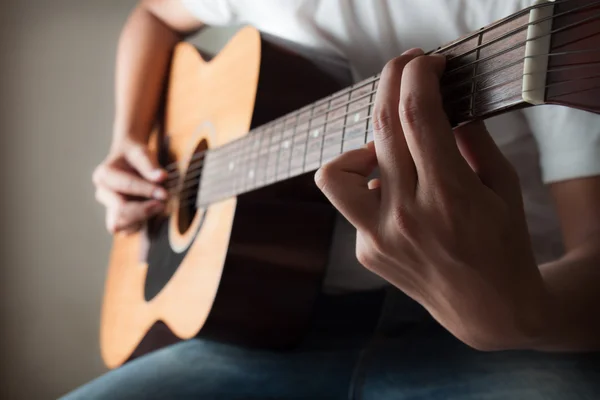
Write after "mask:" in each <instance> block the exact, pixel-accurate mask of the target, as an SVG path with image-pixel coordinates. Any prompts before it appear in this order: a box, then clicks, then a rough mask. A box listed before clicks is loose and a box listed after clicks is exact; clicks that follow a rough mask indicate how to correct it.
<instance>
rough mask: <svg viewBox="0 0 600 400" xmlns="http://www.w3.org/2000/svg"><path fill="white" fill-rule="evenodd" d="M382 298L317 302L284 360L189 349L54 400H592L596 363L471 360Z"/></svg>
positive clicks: (504, 356) (518, 356) (521, 356)
mask: <svg viewBox="0 0 600 400" xmlns="http://www.w3.org/2000/svg"><path fill="white" fill-rule="evenodd" d="M383 298H384V296H383V295H382V293H380V292H375V293H369V294H362V295H352V296H341V297H339V296H337V297H336V296H334V297H327V296H324V298H323V299H322V300H321V302H320V305H319V309H318V312H317V315H316V317H315V319H314V322H313V324H312V329H311V332H310V334H309V335H308V337H307V339H306V341H305V342H304V343H303V344H302V346H300V347H299V348H297V349H295V350H293V351H289V352H282V353H278V352H269V351H257V350H248V349H242V348H237V347H234V346H230V345H227V344H222V343H215V342H208V341H203V340H199V339H194V340H189V341H185V342H181V343H178V344H176V345H173V346H171V347H167V348H164V349H161V350H158V351H156V352H154V353H151V354H149V355H146V356H144V357H141V358H138V359H136V360H134V361H132V362H130V363H127V364H126V365H124V366H123V367H121V368H119V369H117V370H114V371H111V372H109V373H107V374H105V375H104V376H101V377H100V378H98V379H96V380H94V381H92V382H90V383H89V384H87V385H85V386H83V387H81V388H79V389H77V390H75V391H74V392H72V393H70V394H68V395H66V396H65V397H64V398H63V399H64V400H76V399H77V400H78V399H86V400H88V399H114V400H120V399H150V400H152V399H203V400H212V399H215V400H216V399H331V400H337V399H340V400H342V399H344V400H346V399H362V400H387V399H398V400H404V399H411V400H416V399H429V400H437V399H440V400H441V399H444V400H458V399H461V400H491V399H494V400H495V399H503V400H504V399H510V400H520V399H524V400H538V399H544V400H546V399H550V400H554V399H556V400H570V399H582V400H583V399H585V400H588V399H589V400H592V399H600V355H598V354H594V353H591V354H549V353H538V352H524V351H504V352H493V353H486V352H479V351H476V350H473V349H471V348H469V347H468V346H466V345H464V344H463V343H461V342H460V341H458V340H457V339H455V338H454V337H453V336H452V335H450V334H449V333H448V332H446V331H445V330H444V329H442V328H441V327H440V326H439V325H438V324H436V323H435V322H434V321H433V320H432V319H431V318H429V317H428V316H427V315H426V314H425V313H424V311H423V310H422V309H420V308H419V306H418V305H416V303H415V304H409V303H410V301H409V300H407V299H406V298H403V297H402V295H397V294H396V295H389V294H388V296H387V301H386V303H385V307H383V310H384V311H383V312H381V310H382V300H383ZM411 307H412V312H403V313H402V314H400V313H398V312H397V311H398V310H399V309H402V310H404V311H406V310H407V309H410V308H411ZM407 316H409V317H407Z"/></svg>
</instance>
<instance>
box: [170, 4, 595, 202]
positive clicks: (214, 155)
mask: <svg viewBox="0 0 600 400" xmlns="http://www.w3.org/2000/svg"><path fill="white" fill-rule="evenodd" d="M570 1H572V0H558V1H555V2H552V3H547V4H546V3H544V4H538V5H535V6H531V7H529V8H526V9H524V10H522V11H520V12H518V13H516V14H514V15H512V16H510V17H508V18H506V19H504V20H501V21H498V22H497V23H495V24H493V25H490V26H489V27H487V28H486V29H484V30H480V31H478V32H476V33H474V34H472V35H470V36H467V37H465V38H463V39H461V40H459V41H457V42H455V43H452V44H450V45H448V46H446V47H444V48H438V49H437V50H435V51H434V52H430V54H431V53H439V52H443V51H447V50H448V49H452V48H454V47H456V46H459V45H460V44H464V43H466V42H467V41H469V40H471V39H473V38H476V37H477V36H479V35H481V34H483V33H485V32H486V31H491V30H493V29H495V28H497V27H498V26H501V25H503V24H506V23H508V22H509V21H513V20H515V19H517V18H519V17H521V16H524V15H526V14H527V13H529V12H530V11H531V10H533V9H535V8H540V7H547V6H555V5H558V4H561V3H567V2H570ZM598 5H600V1H595V2H592V3H590V4H586V5H585V6H581V7H577V8H574V9H572V10H569V11H566V12H562V13H557V14H555V15H553V16H551V17H548V18H544V19H539V20H536V21H533V22H530V23H527V24H523V25H522V26H520V27H518V28H516V29H513V30H511V31H509V32H507V33H506V34H503V35H502V36H500V37H497V38H495V39H493V40H491V41H489V42H486V43H483V44H481V45H479V46H477V47H476V48H472V49H470V50H468V51H465V52H464V53H461V54H459V55H456V56H453V57H449V58H448V61H449V62H450V61H453V60H456V59H460V58H463V57H465V56H467V55H469V54H472V53H474V52H476V51H479V50H481V49H482V48H485V47H487V46H490V45H492V44H494V43H499V42H500V41H501V40H502V39H505V38H507V37H510V36H512V35H515V34H516V33H517V32H521V31H523V30H525V29H527V28H528V26H530V25H533V24H539V23H541V22H543V21H545V20H550V19H555V18H558V17H561V16H565V15H569V14H573V13H575V12H578V11H583V10H586V9H590V8H593V7H595V6H598ZM597 19H600V13H599V14H596V15H592V16H590V17H587V18H584V19H582V20H580V21H578V22H576V23H573V24H570V25H567V26H564V27H562V28H559V29H555V30H553V31H551V32H549V33H548V34H546V35H543V36H548V35H552V34H554V33H557V32H561V31H565V30H568V29H572V28H574V27H577V26H580V25H582V24H586V23H590V22H592V21H595V20H597ZM596 34H597V33H596ZM543 36H539V37H536V38H529V39H527V40H525V41H522V42H520V43H517V44H516V45H514V46H512V47H511V48H510V49H504V50H502V51H501V52H498V53H494V54H492V55H490V56H488V57H486V58H483V59H478V60H476V61H473V62H470V63H467V64H463V65H460V66H458V67H456V68H454V69H451V70H449V71H447V72H446V73H445V76H448V75H451V74H454V73H456V72H457V71H460V70H462V69H464V68H465V67H467V66H469V65H471V66H474V65H477V64H478V63H482V62H484V61H488V60H490V59H492V58H495V57H499V56H500V55H502V54H506V53H507V52H508V51H511V50H514V49H517V48H519V47H521V46H524V45H525V44H526V43H527V42H528V41H531V40H536V39H539V38H541V37H543ZM589 52H600V49H587V50H578V51H565V52H554V53H549V54H541V55H535V56H530V57H542V56H546V57H557V56H564V55H570V54H577V53H579V54H582V53H589ZM526 58H528V57H523V58H521V59H519V60H518V61H513V62H510V63H508V64H505V65H502V66H501V67H499V68H496V69H494V70H492V71H485V72H483V73H480V74H477V75H475V76H472V77H470V78H468V79H464V80H462V81H459V82H456V83H452V85H450V86H444V89H447V88H448V87H450V88H452V89H454V88H457V87H460V86H462V85H465V84H473V83H474V82H477V81H479V80H481V78H482V77H484V76H486V75H490V74H492V73H494V72H498V71H501V70H503V69H506V68H509V67H510V66H515V65H518V64H519V63H521V62H522V61H523V60H524V59H526ZM597 64H599V63H597V62H592V63H582V64H577V65H570V66H565V67H560V68H554V69H549V70H548V71H547V72H545V73H548V74H550V73H554V72H561V71H566V70H570V69H575V68H585V67H589V66H591V65H597ZM598 77H600V75H596V76H589V77H585V78H580V79H593V78H598ZM522 79H523V77H522V76H521V77H519V78H518V79H512V80H510V81H507V82H502V83H500V84H496V85H493V86H488V87H484V88H481V89H478V90H476V91H473V92H472V93H470V95H468V96H465V97H463V98H459V99H456V100H453V102H452V103H455V102H457V101H461V100H464V99H468V98H469V97H472V96H474V95H476V94H479V93H481V92H483V91H487V90H491V89H492V88H494V87H496V86H498V85H505V84H509V83H512V82H515V81H518V80H522ZM580 79H568V80H564V81H559V82H554V83H552V84H550V85H546V86H545V88H546V87H550V86H555V85H560V84H566V83H569V82H573V81H577V80H580ZM378 80H379V75H375V76H374V77H372V78H369V79H367V80H365V81H362V82H359V83H357V84H356V85H354V86H352V87H351V88H347V89H344V90H342V91H340V92H337V93H335V94H333V95H331V96H329V97H327V98H325V99H323V100H321V101H319V102H317V103H315V104H311V105H308V106H306V107H304V108H302V109H300V110H298V111H295V112H293V113H290V114H288V115H285V116H283V117H280V118H278V119H276V120H274V121H271V122H269V123H267V124H265V125H263V126H261V127H259V128H257V129H255V130H254V132H251V133H253V135H250V136H255V135H261V134H263V135H264V134H265V133H267V132H265V131H267V130H268V129H271V131H273V128H275V126H276V125H278V126H279V127H280V128H281V129H285V128H286V127H287V124H286V122H289V119H290V118H294V120H295V121H296V122H295V124H296V126H297V125H298V124H300V123H302V124H305V123H306V124H307V126H310V129H309V130H313V129H315V128H318V127H320V128H323V127H325V126H326V125H327V124H332V122H334V121H335V120H341V119H344V118H347V117H348V116H350V115H352V114H355V113H356V112H357V111H358V110H353V111H352V112H346V113H344V114H343V115H340V116H339V117H337V118H335V119H332V120H325V121H324V122H323V123H321V124H318V125H312V122H313V120H316V119H318V118H323V117H324V116H326V115H328V114H329V113H331V112H332V111H334V110H340V109H341V108H343V107H348V106H349V105H351V104H353V103H357V102H359V101H360V100H364V99H366V98H369V97H370V96H372V95H373V94H374V93H375V92H376V90H370V91H369V92H367V93H364V94H362V95H360V96H358V97H356V98H351V99H350V100H349V101H346V102H344V103H340V104H335V105H334V106H333V108H332V107H331V103H332V102H333V101H334V100H336V99H340V98H341V97H342V96H348V97H350V96H349V95H350V93H353V92H354V91H356V90H358V89H360V88H363V87H365V86H367V85H369V84H374V83H376V82H377V81H378ZM372 87H373V86H372ZM538 89H540V88H536V89H530V90H538ZM592 89H593V88H588V89H586V90H592ZM575 92H578V91H575ZM575 92H574V93H575ZM568 94H572V93H568ZM568 94H567V95H568ZM563 95H565V94H563ZM371 100H372V99H371ZM326 103H329V106H328V108H327V110H325V111H323V112H321V113H319V114H315V115H311V116H310V117H309V118H307V119H300V118H299V115H300V114H302V113H305V112H306V111H308V110H310V109H311V107H312V109H314V108H315V107H316V106H317V105H318V104H321V105H324V104H326ZM492 103H493V102H492ZM490 104H491V103H490ZM372 105H373V101H369V102H368V104H361V106H360V109H361V110H362V109H364V108H369V109H370V108H371V106H372ZM369 119H371V116H370V115H369V116H368V117H367V118H365V119H363V120H360V121H352V122H351V123H349V124H348V123H347V124H344V125H343V126H336V128H335V131H336V132H338V134H339V133H340V131H341V133H343V134H344V133H345V128H346V127H348V126H352V125H357V124H361V123H364V122H365V121H368V120H369ZM293 128H294V133H293V134H292V136H291V138H284V137H282V138H281V140H279V141H277V142H271V141H270V139H271V137H264V138H262V139H263V140H262V142H265V141H267V142H268V145H269V146H273V145H278V144H281V143H283V142H285V141H288V142H292V143H293V142H294V138H295V137H296V136H297V135H296V129H295V127H293ZM271 133H274V132H271ZM305 135H308V130H306V129H304V130H303V133H302V136H305ZM282 136H283V135H282ZM323 136H324V135H323ZM245 139H248V136H246V137H244V138H241V139H238V140H236V141H234V142H232V143H228V144H226V145H224V146H222V147H220V148H217V149H213V150H208V151H205V152H200V153H196V154H195V155H194V156H193V157H192V158H191V159H190V160H189V162H190V164H189V165H188V171H187V175H186V177H185V180H183V181H181V180H180V177H179V174H178V172H177V170H176V167H177V165H178V163H172V164H169V165H167V166H166V167H165V168H166V169H167V170H168V171H171V172H170V173H169V175H168V180H167V182H166V183H167V187H168V188H169V189H174V188H175V185H173V183H175V182H178V184H179V186H180V187H179V188H178V190H173V191H172V195H175V196H177V195H178V192H179V196H180V206H181V207H183V206H186V205H189V204H191V203H190V202H188V201H187V200H190V199H192V198H193V197H195V196H189V195H190V193H193V192H195V191H196V190H192V191H190V189H197V187H198V182H197V179H195V178H198V176H200V175H201V172H200V171H201V168H202V167H203V165H204V159H205V156H206V155H208V153H210V154H211V160H210V161H211V166H212V164H223V165H226V164H224V163H225V162H226V161H227V160H229V159H235V158H236V157H237V156H239V155H248V153H250V152H252V151H253V150H252V148H250V147H249V146H247V147H242V146H240V143H239V142H240V141H243V140H245ZM255 140H256V139H255ZM320 140H321V152H322V153H323V150H324V148H323V147H322V146H323V145H324V144H325V143H323V142H322V141H323V140H324V137H321V138H320ZM342 144H343V140H342V143H335V144H334V145H335V146H338V147H340V146H341V145H342ZM236 145H238V146H240V148H239V149H237V150H238V154H234V153H231V152H230V151H229V150H230V149H231V148H232V147H234V146H236ZM306 147H307V149H308V143H306ZM278 151H279V150H278ZM267 155H268V154H267ZM290 159H291V154H290ZM286 161H290V160H286ZM277 169H278V168H277V167H276V171H275V175H276V176H277ZM288 173H289V171H288ZM190 181H192V182H191V183H190ZM194 181H195V182H194ZM223 185H227V182H226V181H225V182H223V180H222V181H221V182H220V183H219V184H218V185H212V186H211V190H213V191H215V189H217V188H219V187H220V186H223ZM245 186H246V187H248V186H252V185H248V184H245ZM263 186H264V185H263ZM254 188H256V187H253V188H252V189H254Z"/></svg>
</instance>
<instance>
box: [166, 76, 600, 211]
mask: <svg viewBox="0 0 600 400" xmlns="http://www.w3.org/2000/svg"><path fill="white" fill-rule="evenodd" d="M598 78H600V74H599V75H597V76H595V77H590V79H598ZM571 81H580V79H574V80H571ZM565 83H568V82H567V81H560V82H556V83H553V84H549V85H546V86H545V87H541V88H534V89H531V91H535V90H540V89H544V88H547V87H552V86H557V85H559V84H565ZM598 88H600V84H599V85H596V86H594V87H591V88H586V89H579V90H575V91H572V92H568V93H566V94H561V95H559V96H568V95H572V94H576V93H582V92H585V91H589V90H594V89H598ZM525 92H527V91H525ZM511 99H514V100H518V99H520V95H515V96H514V97H513V98H509V99H502V100H501V101H510V100H511ZM370 119H372V116H368V117H366V118H365V119H363V120H362V121H360V122H359V123H365V122H366V121H368V120H370ZM359 123H356V124H359ZM353 125H354V124H353ZM368 133H369V131H368V130H366V131H364V136H365V138H366V136H367V135H368ZM361 136H362V135H361ZM358 137H360V136H358ZM358 137H357V138H358ZM321 143H323V144H324V142H323V141H321ZM323 144H321V146H320V147H321V151H322V152H325V150H326V149H332V148H333V146H336V149H337V148H339V151H340V153H339V154H341V153H343V150H342V147H343V144H344V143H343V142H340V143H334V144H329V145H327V146H324V145H323ZM336 154H337V153H336ZM339 154H338V155H339ZM321 163H322V161H319V164H321ZM304 169H305V167H303V168H302V171H301V172H300V174H302V173H305V172H308V171H306V170H304ZM263 172H264V175H265V176H264V182H263V183H262V184H259V185H256V184H250V183H248V182H244V183H243V184H242V185H240V188H239V189H241V188H242V186H244V187H243V189H242V190H246V191H247V190H248V189H249V190H255V189H258V188H260V187H262V186H265V185H268V184H270V183H273V182H274V181H277V179H278V176H280V175H287V176H286V178H290V177H292V176H296V175H290V170H289V169H288V170H287V171H286V172H285V173H284V174H282V173H281V172H279V171H278V166H277V167H275V172H274V175H272V176H267V171H266V170H265V171H263ZM254 179H255V182H256V181H257V180H258V179H257V176H256V175H255V176H254ZM269 179H274V180H273V181H269ZM244 180H245V179H244ZM227 185H232V186H235V183H234V184H232V183H231V181H229V183H227ZM197 186H198V183H197V182H195V183H194V184H193V185H190V186H189V188H196V187H197ZM222 187H223V186H222V185H212V186H211V187H210V189H206V190H212V192H214V195H213V196H212V198H211V199H210V200H209V202H214V201H216V200H218V199H219V197H220V196H223V195H225V193H222V192H219V191H218V190H220V189H221V188H222ZM237 189H238V188H235V187H233V188H231V189H230V190H234V192H235V191H236V190H237ZM192 193H193V194H194V195H193V196H188V197H186V196H184V195H189V194H192ZM204 193H205V194H206V193H207V192H204ZM208 193H209V194H210V193H211V192H208ZM227 193H229V191H227ZM242 193H244V191H242V192H239V193H233V194H242ZM233 194H232V195H233ZM176 197H177V196H176ZM178 197H179V198H180V199H179V202H180V204H181V202H185V201H186V200H190V199H194V198H196V197H197V190H193V191H190V190H188V191H182V192H181V194H180V196H178ZM187 205H190V204H189V203H183V204H181V207H185V206H187Z"/></svg>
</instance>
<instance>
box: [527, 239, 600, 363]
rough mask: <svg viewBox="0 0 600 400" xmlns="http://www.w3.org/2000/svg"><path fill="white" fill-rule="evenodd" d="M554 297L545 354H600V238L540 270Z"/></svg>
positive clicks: (542, 343) (542, 341)
mask: <svg viewBox="0 0 600 400" xmlns="http://www.w3.org/2000/svg"><path fill="white" fill-rule="evenodd" d="M540 271H541V273H542V276H543V279H544V282H545V285H546V288H547V291H548V293H549V296H550V307H551V310H550V312H548V313H547V315H548V317H549V321H548V323H547V324H546V329H545V330H544V331H543V335H542V336H541V337H540V338H539V340H538V342H537V344H536V345H535V346H534V347H535V349H536V350H542V351H589V350H600V319H599V318H598V310H599V309H600V237H593V238H590V239H589V240H588V241H586V242H585V243H583V244H582V245H580V246H579V247H577V248H575V249H572V250H571V251H569V252H568V253H567V255H565V257H563V258H561V259H560V260H557V261H555V262H551V263H548V264H545V265H542V266H541V267H540Z"/></svg>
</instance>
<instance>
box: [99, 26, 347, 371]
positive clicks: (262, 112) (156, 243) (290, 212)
mask: <svg viewBox="0 0 600 400" xmlns="http://www.w3.org/2000/svg"><path fill="white" fill-rule="evenodd" d="M317 60H318V59H317V58H314V57H313V58H312V59H311V60H310V61H308V58H307V57H302V56H299V55H298V54H297V53H296V52H293V51H290V50H289V48H287V47H283V46H281V45H277V44H274V43H271V42H269V41H267V40H266V39H265V38H264V37H263V36H262V35H261V34H260V33H259V32H258V31H256V30H255V29H253V28H249V27H248V28H244V29H242V30H241V31H240V32H238V34H237V35H236V36H235V37H234V38H233V39H232V40H231V41H230V42H229V43H228V45H227V46H226V47H225V48H224V49H223V51H222V52H220V53H219V54H218V55H217V56H216V57H215V58H213V59H211V60H207V59H204V58H202V56H201V55H200V53H199V52H198V51H197V50H196V49H195V48H194V47H192V46H190V45H189V44H181V45H179V46H178V47H177V48H176V50H175V52H174V54H173V59H172V63H171V69H170V72H169V79H168V82H167V88H166V95H165V102H164V110H162V112H161V113H160V115H159V122H160V124H159V125H160V126H159V128H158V129H157V131H156V132H155V134H154V135H153V143H152V146H153V147H155V149H156V152H157V155H158V158H159V161H160V162H161V163H162V164H163V165H165V166H167V165H176V166H177V168H176V169H177V171H174V172H173V173H172V174H173V176H175V178H176V179H177V181H178V185H180V187H182V185H189V182H193V181H194V175H193V174H192V173H191V172H194V168H192V166H193V165H194V163H195V161H194V160H196V157H197V155H199V154H201V152H202V151H204V150H206V149H207V148H208V149H211V148H217V147H220V146H223V145H226V144H228V143H230V142H232V141H234V140H236V139H239V138H241V137H242V136H244V135H246V134H247V132H249V131H250V130H251V129H252V128H254V127H256V126H259V125H261V124H264V123H266V122H268V121H270V120H272V119H274V118H276V117H279V116H281V115H283V114H285V113H288V112H291V111H293V110H295V109H298V108H300V107H302V106H304V105H306V104H309V103H310V102H313V101H316V100H317V99H319V98H322V97H325V96H326V95H328V94H330V93H332V92H334V91H336V90H339V89H340V88H342V87H344V86H347V85H348V84H349V83H350V75H349V73H348V70H347V69H346V67H345V65H342V64H339V63H337V62H336V63H331V62H328V61H327V60H326V59H320V61H317ZM308 82H310V84H309V83H308ZM195 155H196V156H195ZM230 168H233V166H231V167H230ZM190 178H191V179H190ZM197 180H198V178H197V179H196V181H197ZM197 188H198V186H197V184H196V186H195V187H192V188H191V189H192V190H191V192H193V193H195V192H196V191H197ZM187 192H190V190H188V191H187ZM187 203H189V201H188V202H187ZM169 209H170V212H169V213H167V214H166V215H165V216H162V217H159V218H156V219H154V220H152V221H150V222H149V224H148V227H147V229H146V230H145V231H143V232H141V233H138V234H134V235H131V236H117V237H115V239H114V243H113V248H112V252H111V255H110V261H109V271H108V277H107V282H106V289H105V298H104V304H103V310H102V324H101V351H102V356H103V359H104V361H105V363H106V365H107V366H108V367H110V368H114V367H117V366H119V365H121V364H122V363H124V362H126V361H128V360H130V359H132V358H135V357H137V356H139V355H141V354H144V353H146V352H148V351H151V350H153V349H156V348H158V347H161V346H164V345H166V344H169V343H173V342H176V341H178V340H181V339H188V338H193V337H197V336H201V337H205V338H209V339H215V340H220V341H227V342H230V343H236V344H241V345H245V346H258V347H270V348H284V347H288V346H293V345H294V344H295V343H297V342H298V341H299V340H301V338H302V336H303V332H304V331H305V328H306V327H307V324H308V323H309V320H310V316H311V311H312V305H313V304H314V301H315V299H316V296H317V294H318V292H319V290H320V287H321V283H322V278H323V275H324V270H325V266H326V263H327V259H328V252H329V246H330V241H331V235H332V228H333V223H334V217H335V213H334V210H333V208H332V207H331V206H330V204H329V203H328V202H327V201H326V199H325V198H324V197H323V196H322V195H321V193H320V192H319V191H318V189H317V188H316V187H315V185H314V183H313V178H312V175H311V174H304V175H301V176H298V177H295V178H293V179H289V180H287V181H285V182H283V183H278V184H275V185H271V186H267V187H265V188H262V189H258V190H255V191H252V192H250V193H246V194H243V195H241V196H239V197H237V198H235V197H233V198H228V199H225V200H222V201H219V202H217V203H214V204H212V205H210V206H208V207H206V208H203V209H196V208H195V205H194V204H192V205H186V199H185V198H183V197H179V196H174V197H173V198H172V199H171V200H170V203H169Z"/></svg>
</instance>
